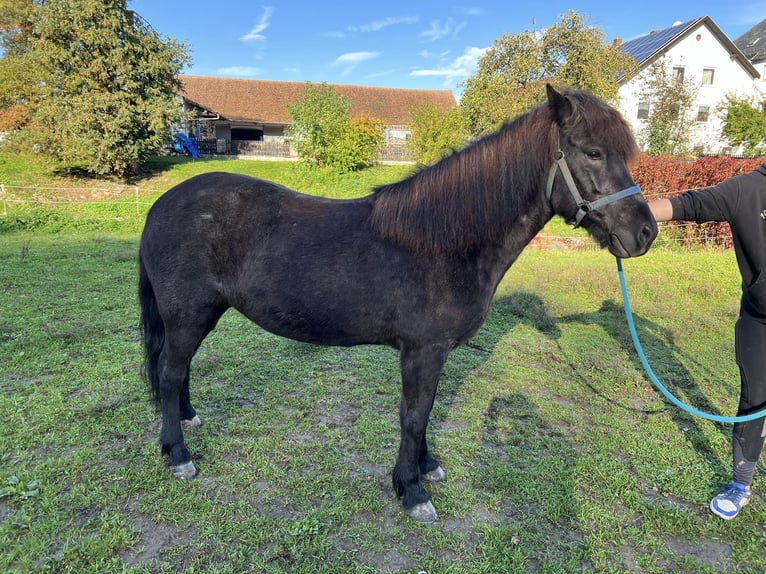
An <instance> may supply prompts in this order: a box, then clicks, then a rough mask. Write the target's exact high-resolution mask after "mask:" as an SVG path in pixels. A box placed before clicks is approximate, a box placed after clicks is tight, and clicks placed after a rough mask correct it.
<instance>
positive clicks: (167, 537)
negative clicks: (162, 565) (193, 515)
mask: <svg viewBox="0 0 766 574" xmlns="http://www.w3.org/2000/svg"><path fill="white" fill-rule="evenodd" d="M134 520H135V522H134V525H135V528H136V530H138V532H139V536H140V540H139V542H138V544H136V546H135V547H134V548H133V549H131V550H130V551H125V552H121V553H120V557H121V558H122V560H123V561H124V562H125V564H126V565H128V566H139V565H141V564H145V563H147V562H150V561H152V560H154V559H155V558H159V557H160V556H161V555H162V553H163V552H164V551H165V550H167V549H168V548H172V547H174V546H184V545H186V544H188V543H189V540H190V539H191V535H190V533H189V532H184V531H181V530H179V529H177V528H174V527H173V526H170V525H167V524H158V523H156V522H154V521H153V520H150V519H149V518H148V517H146V516H144V515H143V514H140V513H135V514H134Z"/></svg>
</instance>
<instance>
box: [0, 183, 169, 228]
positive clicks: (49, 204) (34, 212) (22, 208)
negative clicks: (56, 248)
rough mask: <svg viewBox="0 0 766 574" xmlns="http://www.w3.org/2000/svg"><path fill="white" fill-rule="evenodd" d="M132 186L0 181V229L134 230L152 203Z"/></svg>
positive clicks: (152, 200)
mask: <svg viewBox="0 0 766 574" xmlns="http://www.w3.org/2000/svg"><path fill="white" fill-rule="evenodd" d="M143 193H144V195H142V191H141V190H139V188H138V186H135V185H117V186H113V187H54V186H25V185H9V184H2V183H0V205H1V206H2V207H1V208H0V232H7V231H36V230H41V231H62V230H72V231H75V230H93V231H97V230H102V231H115V232H135V231H139V230H140V229H141V228H142V227H143V222H144V219H145V217H146V212H147V211H148V210H149V207H151V205H152V203H154V199H153V198H150V197H147V195H146V194H147V193H148V192H147V190H143Z"/></svg>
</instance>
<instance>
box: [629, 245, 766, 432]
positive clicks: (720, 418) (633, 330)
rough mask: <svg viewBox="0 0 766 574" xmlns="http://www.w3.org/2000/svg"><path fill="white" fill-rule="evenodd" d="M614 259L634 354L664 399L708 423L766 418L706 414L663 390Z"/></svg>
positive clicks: (758, 414) (764, 412) (763, 413)
mask: <svg viewBox="0 0 766 574" xmlns="http://www.w3.org/2000/svg"><path fill="white" fill-rule="evenodd" d="M615 259H617V275H619V277H620V288H621V289H622V300H623V302H624V304H625V317H626V318H627V319H628V328H629V329H630V336H631V337H632V338H633V344H634V346H635V347H636V352H637V353H638V357H639V358H640V359H641V364H642V365H644V369H645V370H646V374H647V375H649V379H650V380H651V381H652V383H654V385H655V386H656V387H657V388H658V389H659V390H660V391H661V392H662V394H663V395H665V397H667V399H668V400H669V401H670V402H672V403H673V404H674V405H676V406H677V407H680V408H681V409H682V410H685V411H686V412H687V413H691V414H693V415H695V416H698V417H700V418H703V419H707V420H710V421H716V422H719V423H742V422H746V421H752V420H755V419H759V418H761V417H766V409H763V410H760V411H758V412H756V413H751V414H749V415H740V416H736V417H723V416H719V415H714V414H710V413H706V412H703V411H700V410H698V409H695V408H694V407H691V406H689V405H687V404H685V403H683V402H682V401H681V400H679V399H678V398H676V396H675V395H673V393H671V392H670V391H669V390H668V389H667V388H665V386H664V385H663V384H662V383H661V382H660V380H659V379H658V378H657V376H656V375H655V374H654V371H652V367H651V366H649V361H647V360H646V355H644V350H643V348H642V347H641V342H640V341H639V340H638V334H637V333H636V325H635V324H634V322H633V312H632V311H631V309H630V300H629V299H628V288H627V286H626V285H625V273H623V271H622V259H620V258H619V257H616V258H615Z"/></svg>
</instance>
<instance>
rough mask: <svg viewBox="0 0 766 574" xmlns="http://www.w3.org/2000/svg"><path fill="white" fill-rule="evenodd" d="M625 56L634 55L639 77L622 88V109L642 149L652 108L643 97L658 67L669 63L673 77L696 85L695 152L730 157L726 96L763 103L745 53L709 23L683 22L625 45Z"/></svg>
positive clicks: (704, 20) (705, 19)
mask: <svg viewBox="0 0 766 574" xmlns="http://www.w3.org/2000/svg"><path fill="white" fill-rule="evenodd" d="M621 50H622V51H623V52H627V53H628V54H630V55H632V56H633V57H634V58H635V59H636V61H637V62H638V65H639V69H640V71H639V73H638V75H637V76H635V77H633V78H631V79H630V80H629V81H627V82H625V83H624V84H623V85H622V86H621V87H620V91H619V93H620V109H621V111H622V113H623V115H624V116H625V119H626V120H628V121H629V122H630V123H631V125H632V126H633V130H634V132H635V134H636V137H637V139H638V141H639V143H640V144H642V143H643V139H642V134H643V133H644V132H645V129H646V124H647V121H646V120H647V119H648V117H649V114H651V109H650V103H649V102H648V101H646V100H644V99H643V98H642V96H641V92H642V91H643V87H644V84H645V82H646V80H647V78H648V77H649V71H650V68H651V66H652V64H653V63H655V62H657V61H660V62H662V63H664V65H665V66H666V67H667V70H668V72H669V74H670V75H671V77H673V78H676V79H679V80H683V81H684V82H691V85H692V87H693V88H694V91H695V92H696V101H695V103H694V104H693V109H692V114H691V117H688V118H687V121H691V122H693V124H694V125H693V126H692V142H691V143H692V147H693V148H694V150H695V151H697V152H699V153H711V154H713V153H721V152H728V151H731V147H730V145H729V143H728V142H727V141H726V140H725V139H724V138H722V136H721V128H722V123H723V122H722V119H721V118H720V117H719V114H718V113H717V110H718V108H719V105H720V104H721V103H722V102H724V101H725V99H726V95H727V94H733V95H737V96H738V97H748V98H754V99H755V100H756V101H758V102H760V101H763V99H764V95H763V94H761V93H760V91H759V90H758V87H757V82H758V80H759V79H760V74H759V73H758V71H757V70H756V68H755V67H754V66H753V64H752V63H751V62H750V61H749V60H748V59H747V57H745V55H744V54H743V53H742V51H741V50H740V49H739V48H737V46H735V45H734V43H733V42H732V41H731V40H729V38H728V37H727V36H726V34H724V33H723V32H722V31H721V29H720V28H719V27H718V26H717V25H716V24H715V22H713V21H712V20H711V19H710V17H708V16H703V17H700V18H696V19H694V20H691V21H689V22H678V23H676V24H674V25H673V26H671V27H670V28H666V29H665V30H658V31H655V32H652V33H650V34H647V35H645V36H641V37H639V38H635V39H633V40H629V41H627V42H624V43H623V44H622V45H621Z"/></svg>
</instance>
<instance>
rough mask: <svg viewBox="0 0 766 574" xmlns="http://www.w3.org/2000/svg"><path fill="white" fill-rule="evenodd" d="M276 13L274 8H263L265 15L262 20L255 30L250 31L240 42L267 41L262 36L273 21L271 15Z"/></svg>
mask: <svg viewBox="0 0 766 574" xmlns="http://www.w3.org/2000/svg"><path fill="white" fill-rule="evenodd" d="M273 13H274V8H272V7H271V6H263V15H262V16H261V19H260V20H258V23H257V24H256V25H255V26H253V29H252V30H250V31H249V32H248V33H247V34H245V35H244V36H242V37H241V38H240V40H242V41H243V42H250V41H252V40H255V41H257V42H260V41H263V40H265V39H266V36H264V35H263V34H261V32H263V31H264V30H266V28H268V27H269V25H270V24H271V22H269V20H270V19H271V15H272V14H273Z"/></svg>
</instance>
